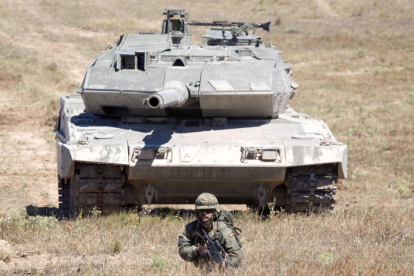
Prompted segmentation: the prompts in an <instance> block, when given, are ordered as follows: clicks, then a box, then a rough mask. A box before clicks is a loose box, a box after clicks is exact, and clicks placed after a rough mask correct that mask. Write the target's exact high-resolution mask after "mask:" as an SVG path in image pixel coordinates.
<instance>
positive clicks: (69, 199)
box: [59, 163, 125, 219]
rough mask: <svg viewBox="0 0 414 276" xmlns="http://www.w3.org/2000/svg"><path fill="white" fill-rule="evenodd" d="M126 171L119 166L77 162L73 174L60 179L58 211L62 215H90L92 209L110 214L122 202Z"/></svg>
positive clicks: (65, 216)
mask: <svg viewBox="0 0 414 276" xmlns="http://www.w3.org/2000/svg"><path fill="white" fill-rule="evenodd" d="M124 185H125V171H124V169H123V168H122V167H119V166H109V165H96V164H85V163H77V164H76V167H75V177H74V178H71V179H66V180H61V181H59V211H60V214H61V217H62V218H67V219H68V218H70V217H72V216H73V215H75V214H79V213H81V212H82V213H83V214H89V213H90V212H91V211H92V210H94V209H95V210H99V211H101V212H102V213H112V212H117V211H119V210H120V208H121V206H122V205H124V204H125V202H124V193H125V189H124Z"/></svg>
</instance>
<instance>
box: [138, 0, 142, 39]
mask: <svg viewBox="0 0 414 276" xmlns="http://www.w3.org/2000/svg"><path fill="white" fill-rule="evenodd" d="M140 22H141V0H138V33H139V32H140V31H141V30H140Z"/></svg>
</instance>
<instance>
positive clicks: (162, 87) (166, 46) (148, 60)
mask: <svg viewBox="0 0 414 276" xmlns="http://www.w3.org/2000/svg"><path fill="white" fill-rule="evenodd" d="M164 14H165V15H167V19H165V20H164V23H163V27H162V32H161V34H148V33H146V34H128V35H123V36H122V37H121V39H120V41H119V43H118V45H117V46H110V47H109V48H108V49H107V50H106V51H105V52H104V53H102V54H101V55H99V56H98V58H97V59H96V60H95V61H94V62H92V63H91V65H90V66H89V67H88V69H87V72H86V75H85V80H84V82H83V85H82V87H81V89H79V90H78V91H79V93H80V94H81V95H82V98H83V101H84V102H85V106H86V110H87V112H88V113H92V114H96V115H106V116H113V117H131V116H138V117H146V116H166V117H169V116H178V117H180V116H193V117H194V116H202V117H239V118H248V117H254V118H272V117H277V116H278V115H279V114H281V113H282V112H283V111H285V110H286V108H287V104H288V101H289V99H290V98H291V97H292V96H293V95H294V93H295V92H296V88H297V84H296V83H294V82H293V81H292V80H291V74H292V73H291V66H290V65H289V64H287V63H285V62H284V61H283V59H282V52H281V51H279V50H277V49H275V48H274V47H272V46H271V45H269V46H264V45H263V41H262V40H261V38H260V37H258V36H256V35H254V34H249V32H250V31H253V33H254V31H255V30H256V29H257V28H260V29H263V30H266V31H269V25H270V22H267V23H263V24H256V23H247V22H228V21H213V22H189V21H188V14H187V13H184V10H178V9H174V10H167V11H166V13H164ZM189 26H211V30H209V31H208V32H207V34H206V35H204V37H203V38H204V40H203V43H202V44H201V45H192V44H191V35H190V34H189Z"/></svg>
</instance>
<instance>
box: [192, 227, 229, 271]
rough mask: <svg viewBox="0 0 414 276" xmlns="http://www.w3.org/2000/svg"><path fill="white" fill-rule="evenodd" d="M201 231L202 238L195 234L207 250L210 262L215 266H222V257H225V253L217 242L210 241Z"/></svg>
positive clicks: (204, 232) (223, 261) (223, 262)
mask: <svg viewBox="0 0 414 276" xmlns="http://www.w3.org/2000/svg"><path fill="white" fill-rule="evenodd" d="M201 231H203V234H204V237H203V236H201V235H200V233H198V232H195V233H196V235H197V236H199V237H200V238H201V239H202V240H203V242H204V243H205V244H206V246H207V249H208V251H209V252H210V254H211V262H212V263H213V264H216V265H224V264H225V260H224V258H223V256H226V251H224V248H223V246H221V244H220V243H219V241H218V240H214V241H212V240H211V239H210V237H209V236H208V234H207V233H206V231H204V229H201Z"/></svg>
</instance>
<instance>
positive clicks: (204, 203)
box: [195, 193, 220, 213]
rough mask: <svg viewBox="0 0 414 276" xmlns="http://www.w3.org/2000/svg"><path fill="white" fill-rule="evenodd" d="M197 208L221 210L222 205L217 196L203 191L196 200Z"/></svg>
mask: <svg viewBox="0 0 414 276" xmlns="http://www.w3.org/2000/svg"><path fill="white" fill-rule="evenodd" d="M195 210H196V211H198V210H214V211H216V212H217V213H218V212H220V206H219V203H218V200H217V197H216V196H215V195H213V194H209V193H202V194H201V195H199V196H198V197H197V199H196V201H195Z"/></svg>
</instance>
